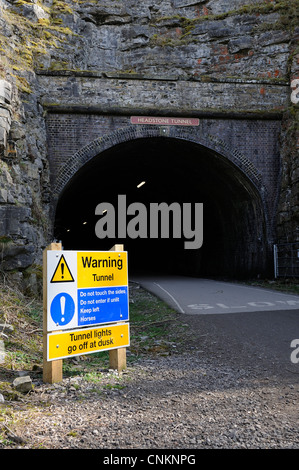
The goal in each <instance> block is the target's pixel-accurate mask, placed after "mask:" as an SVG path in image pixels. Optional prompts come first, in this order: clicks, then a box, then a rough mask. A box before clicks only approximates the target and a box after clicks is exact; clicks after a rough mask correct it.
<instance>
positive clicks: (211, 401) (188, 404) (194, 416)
mask: <svg viewBox="0 0 299 470" xmlns="http://www.w3.org/2000/svg"><path fill="white" fill-rule="evenodd" d="M263 318H264V317H260V328H261V325H263V321H262V319H263ZM267 318H268V317H267ZM181 320H182V321H185V324H186V325H188V328H186V330H185V341H183V342H182V343H181V345H180V347H179V348H173V351H174V352H173V353H172V354H170V355H168V356H159V355H152V356H149V355H146V356H144V357H143V358H142V359H141V360H140V361H138V362H135V363H134V365H133V366H129V367H128V369H127V370H126V371H125V372H123V373H122V374H120V375H118V374H117V373H116V372H114V371H98V372H99V376H100V379H99V381H98V382H96V383H93V382H91V381H86V380H83V379H82V378H80V377H78V376H77V377H72V378H65V379H64V380H63V382H62V383H60V384H54V385H45V384H42V383H39V382H38V381H37V382H36V384H35V390H34V392H32V393H31V408H29V409H28V406H24V407H23V408H22V404H20V405H19V409H18V408H15V409H14V416H15V419H16V421H18V423H19V426H18V428H17V434H18V436H20V437H21V438H22V443H21V444H19V447H22V448H24V447H25V448H30V449H31V448H48V449H64V448H68V449H70V448H72V449H203V448H204V449H219V448H220V449H223V448H229V449H243V448H250V449H257V448H264V449H265V448H292V449H298V448H299V428H298V422H299V419H298V418H299V412H298V392H299V380H298V379H299V374H298V373H299V370H298V369H299V366H298V365H294V364H292V363H291V362H289V363H287V362H283V364H282V362H281V360H280V356H279V358H278V359H279V360H278V359H277V358H275V357H273V354H272V352H271V351H269V347H267V349H266V350H264V349H261V348H258V347H257V344H258V343H255V347H253V346H252V342H251V341H248V342H247V343H246V341H244V340H242V339H241V338H243V336H242V335H244V328H245V324H246V322H247V323H248V325H249V324H252V321H248V319H247V320H246V319H245V317H241V318H240V319H239V320H237V318H236V317H233V318H230V317H228V316H226V318H225V317H224V316H222V317H221V319H219V318H218V317H217V318H212V317H207V316H200V317H195V316H185V317H184V316H183V317H181ZM216 320H217V321H218V323H217V321H216ZM219 321H220V322H221V323H219ZM236 321H237V324H238V328H237V330H236V331H238V332H242V335H241V334H240V333H239V335H238V334H237V333H236V331H234V329H233V328H232V323H235V322H236ZM265 321H266V320H265V318H264V323H265ZM221 325H222V327H221ZM224 325H226V326H224ZM215 331H217V332H218V334H217V335H215ZM228 332H230V335H231V336H229V335H228ZM251 338H252V336H251ZM265 351H267V354H265ZM269 354H270V356H271V360H269ZM15 429H16V428H15ZM16 446H18V443H17V442H15V443H11V444H9V445H8V446H7V447H10V448H12V447H16Z"/></svg>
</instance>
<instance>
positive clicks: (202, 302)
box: [130, 276, 299, 315]
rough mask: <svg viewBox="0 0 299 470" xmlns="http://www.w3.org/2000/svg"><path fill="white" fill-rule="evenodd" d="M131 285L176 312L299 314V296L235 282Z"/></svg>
mask: <svg viewBox="0 0 299 470" xmlns="http://www.w3.org/2000/svg"><path fill="white" fill-rule="evenodd" d="M130 280H131V281H135V282H138V283H139V284H140V285H141V286H142V287H144V288H145V289H147V290H148V291H150V292H152V293H154V294H155V295H157V296H158V297H159V298H161V299H163V300H164V301H165V302H166V303H167V304H169V305H170V306H171V307H173V308H174V309H175V310H176V311H177V312H180V313H186V314H197V315H198V314H201V315H202V314H205V315H206V314H225V313H240V312H262V311H263V312H265V311H274V310H275V311H276V310H280V311H283V310H298V314H299V296H298V295H294V294H287V293H280V292H277V291H274V290H270V289H264V288H260V287H251V286H246V285H242V284H238V283H233V282H222V281H214V280H210V279H199V278H192V277H183V276H133V277H132V278H131V279H130Z"/></svg>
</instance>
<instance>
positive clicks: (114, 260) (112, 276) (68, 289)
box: [47, 251, 129, 331]
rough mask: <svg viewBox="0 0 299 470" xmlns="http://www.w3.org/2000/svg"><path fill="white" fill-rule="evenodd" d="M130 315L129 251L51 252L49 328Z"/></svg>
mask: <svg viewBox="0 0 299 470" xmlns="http://www.w3.org/2000/svg"><path fill="white" fill-rule="evenodd" d="M128 319H129V307H128V269H127V252H124V251H122V252H113V251H108V252H103V251H96V252H85V251H81V252H79V251H63V252H61V251H48V252H47V330H48V331H55V330H64V329H72V328H78V327H82V326H90V325H97V324H102V323H113V322H119V321H126V320H128Z"/></svg>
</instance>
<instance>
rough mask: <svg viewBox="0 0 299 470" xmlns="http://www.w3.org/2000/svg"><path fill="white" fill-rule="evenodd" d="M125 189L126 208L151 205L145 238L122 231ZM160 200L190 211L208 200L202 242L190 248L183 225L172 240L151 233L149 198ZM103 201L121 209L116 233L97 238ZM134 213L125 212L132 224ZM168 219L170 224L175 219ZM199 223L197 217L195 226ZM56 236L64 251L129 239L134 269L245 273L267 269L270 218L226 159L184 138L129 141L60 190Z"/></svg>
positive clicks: (88, 165)
mask: <svg viewBox="0 0 299 470" xmlns="http://www.w3.org/2000/svg"><path fill="white" fill-rule="evenodd" d="M141 182H145V183H144V184H143V185H142V186H141V187H139V188H138V187H137V186H138V185H139V184H140V183H141ZM120 195H121V196H122V199H123V200H124V196H125V197H126V199H125V201H126V207H129V205H130V204H132V203H135V202H138V203H141V204H143V205H144V207H145V208H146V212H147V214H148V218H147V225H146V226H145V227H146V229H147V237H146V238H134V239H133V238H131V237H128V236H127V237H126V238H121V237H119V236H118V225H117V216H118V210H117V209H118V197H119V196H120ZM162 202H165V203H167V204H168V205H170V204H171V203H173V202H175V203H179V205H180V207H181V209H182V211H181V213H182V214H183V207H184V206H183V205H182V204H183V203H188V204H189V205H190V207H191V209H192V214H194V210H195V203H202V204H203V227H202V228H203V245H202V247H201V248H199V249H186V248H185V247H184V242H185V241H186V239H187V237H185V238H184V233H183V231H182V236H181V238H174V237H173V236H172V231H171V230H170V236H169V238H161V237H160V236H159V237H158V238H151V237H150V223H151V222H150V218H149V214H150V208H151V204H153V203H162ZM100 203H110V204H112V205H113V207H114V209H115V222H116V227H115V228H116V231H115V232H116V233H115V238H110V237H109V238H107V237H106V238H104V239H100V238H98V237H97V236H96V233H95V226H96V223H97V222H98V221H99V220H100V218H101V217H104V215H96V214H95V209H96V206H97V205H98V204H100ZM106 217H107V215H106ZM133 218H134V215H127V218H126V221H127V223H128V222H129V221H130V220H132V219H133ZM143 220H144V219H143ZM182 220H183V219H182ZM169 222H170V228H171V227H172V219H171V218H170V219H169ZM194 223H195V222H194V217H193V219H192V227H193V228H194V227H195V225H194ZM182 226H183V222H182ZM137 229H138V226H137ZM54 236H55V238H56V239H57V240H61V242H62V244H63V248H64V249H65V250H88V251H93V250H94V251H96V250H109V249H110V248H111V247H112V246H113V245H114V244H117V243H121V244H124V249H125V250H126V251H128V262H129V272H131V273H137V272H144V273H145V272H146V273H171V274H183V275H191V276H200V277H227V278H244V277H250V276H255V275H257V274H262V273H263V272H264V271H265V269H266V266H265V259H266V256H265V250H266V245H267V243H266V233H265V220H264V213H263V207H262V203H261V199H260V196H259V194H258V191H257V189H256V188H255V187H254V186H253V184H252V183H251V182H250V181H249V180H248V179H247V177H246V176H245V175H244V174H243V172H241V171H240V170H239V169H238V168H237V167H236V166H235V165H233V164H232V163H231V162H229V161H228V160H227V159H226V158H224V157H222V156H221V155H219V154H216V153H215V152H214V151H212V150H209V149H207V148H206V147H202V146H200V145H198V144H194V143H191V142H188V141H183V140H179V139H171V138H165V137H163V138H162V137H161V138H159V137H155V138H154V137H153V138H142V139H136V140H132V141H128V142H125V143H121V144H119V145H117V146H114V147H112V148H110V149H108V150H106V151H104V152H102V153H101V154H99V155H98V156H97V157H95V158H93V159H92V160H91V161H89V162H88V163H86V164H85V165H84V166H83V167H82V168H81V169H80V170H79V171H78V172H77V173H76V174H75V175H74V177H73V178H72V179H71V180H70V181H69V183H68V184H67V186H66V187H65V189H64V191H63V193H62V194H61V195H60V198H59V200H58V203H57V207H56V217H55V226H54Z"/></svg>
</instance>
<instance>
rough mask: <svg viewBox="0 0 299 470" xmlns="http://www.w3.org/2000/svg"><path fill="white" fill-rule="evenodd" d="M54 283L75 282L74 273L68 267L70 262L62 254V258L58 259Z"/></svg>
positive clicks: (53, 278)
mask: <svg viewBox="0 0 299 470" xmlns="http://www.w3.org/2000/svg"><path fill="white" fill-rule="evenodd" d="M50 282H52V283H54V282H74V278H73V275H72V273H71V271H70V268H69V267H68V264H67V262H66V260H65V258H64V256H63V255H62V256H61V258H60V260H59V261H58V264H57V266H56V269H55V271H54V274H53V276H52V279H51V281H50Z"/></svg>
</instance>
